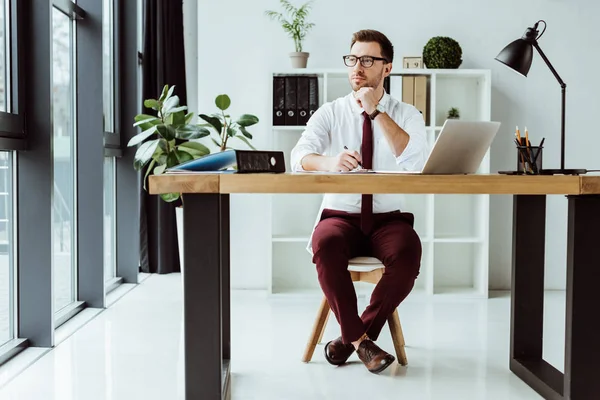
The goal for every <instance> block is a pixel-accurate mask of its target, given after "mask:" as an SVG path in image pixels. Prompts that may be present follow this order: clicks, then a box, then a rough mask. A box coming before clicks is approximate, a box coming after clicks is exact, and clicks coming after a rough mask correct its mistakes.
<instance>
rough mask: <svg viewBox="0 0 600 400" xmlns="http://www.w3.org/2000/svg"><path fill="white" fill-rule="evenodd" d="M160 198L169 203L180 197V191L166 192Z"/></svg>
mask: <svg viewBox="0 0 600 400" xmlns="http://www.w3.org/2000/svg"><path fill="white" fill-rule="evenodd" d="M160 198H161V199H163V200H164V201H166V202H167V203H171V202H173V201H176V200H178V199H179V193H164V194H161V195H160Z"/></svg>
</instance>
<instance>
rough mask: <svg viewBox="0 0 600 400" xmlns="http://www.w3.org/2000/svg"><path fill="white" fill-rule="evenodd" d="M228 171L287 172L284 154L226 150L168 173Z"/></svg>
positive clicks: (203, 157)
mask: <svg viewBox="0 0 600 400" xmlns="http://www.w3.org/2000/svg"><path fill="white" fill-rule="evenodd" d="M228 169H233V170H235V172H254V173H256V172H278V173H281V172H285V161H284V157H283V152H281V151H261V150H225V151H221V152H217V153H212V154H207V155H205V156H202V157H200V158H197V159H195V160H190V161H187V162H184V163H181V164H179V165H176V166H174V167H172V168H169V169H167V172H211V171H212V172H215V171H224V170H228Z"/></svg>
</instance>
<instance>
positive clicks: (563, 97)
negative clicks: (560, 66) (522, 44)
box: [533, 40, 567, 170]
mask: <svg viewBox="0 0 600 400" xmlns="http://www.w3.org/2000/svg"><path fill="white" fill-rule="evenodd" d="M533 47H535V48H536V49H537V51H538V53H540V56H542V59H543V60H544V61H545V62H546V65H548V68H550V71H552V74H553V75H554V77H555V78H556V80H557V81H558V83H559V84H560V87H561V115H560V169H562V170H564V169H565V103H566V91H567V84H566V83H565V82H563V80H562V79H561V78H560V75H558V72H556V70H555V69H554V67H553V66H552V64H550V61H549V60H548V57H546V55H545V54H544V52H543V51H542V49H541V48H540V46H539V45H538V42H537V40H534V41H533Z"/></svg>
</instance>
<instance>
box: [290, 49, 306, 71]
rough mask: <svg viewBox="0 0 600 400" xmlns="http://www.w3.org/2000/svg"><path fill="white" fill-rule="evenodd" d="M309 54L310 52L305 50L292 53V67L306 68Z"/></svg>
mask: <svg viewBox="0 0 600 400" xmlns="http://www.w3.org/2000/svg"><path fill="white" fill-rule="evenodd" d="M309 55H310V53H306V52H304V51H302V52H294V53H290V59H291V60H292V68H306V64H307V62H308V56H309Z"/></svg>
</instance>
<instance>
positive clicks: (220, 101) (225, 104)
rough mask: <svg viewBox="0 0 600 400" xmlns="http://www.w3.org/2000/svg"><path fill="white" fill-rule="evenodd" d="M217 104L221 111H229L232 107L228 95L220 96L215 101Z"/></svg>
mask: <svg viewBox="0 0 600 400" xmlns="http://www.w3.org/2000/svg"><path fill="white" fill-rule="evenodd" d="M215 104H216V105H217V108H218V109H219V110H223V111H225V110H227V109H228V108H229V106H230V105H231V99H230V98H229V96H227V95H226V94H220V95H218V96H217V98H216V99H215Z"/></svg>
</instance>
